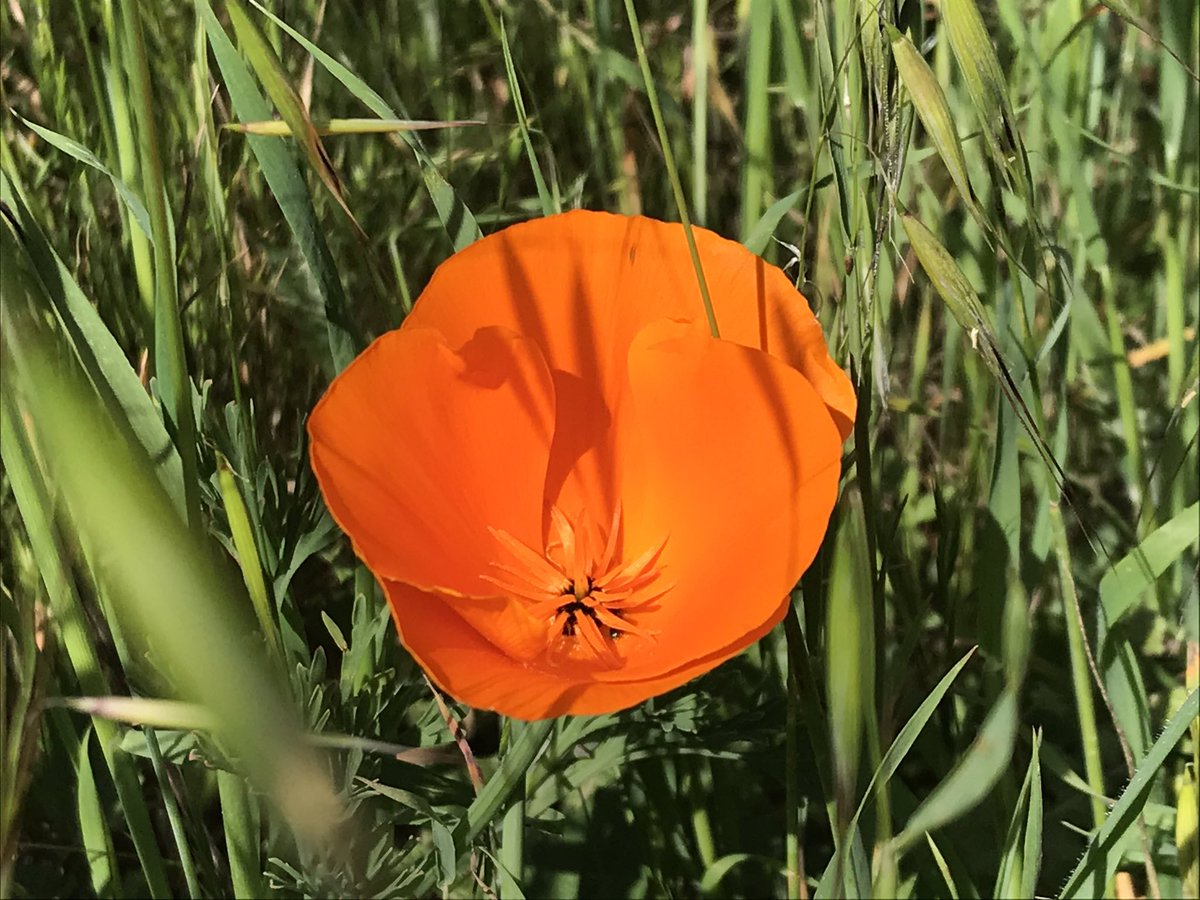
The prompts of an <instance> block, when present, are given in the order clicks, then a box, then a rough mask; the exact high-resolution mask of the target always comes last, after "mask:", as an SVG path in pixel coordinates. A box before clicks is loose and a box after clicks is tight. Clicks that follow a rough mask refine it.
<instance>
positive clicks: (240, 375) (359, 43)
mask: <svg viewBox="0 0 1200 900" xmlns="http://www.w3.org/2000/svg"><path fill="white" fill-rule="evenodd" d="M319 7H320V4H315V3H313V4H301V3H281V2H277V0H262V2H254V0H240V2H233V0H194V2H193V3H192V4H187V3H180V4H159V3H153V2H148V0H142V2H130V0H124V2H119V3H114V2H112V0H13V2H9V3H6V4H4V8H3V11H0V106H3V108H4V109H3V112H2V113H0V131H2V133H3V142H2V144H0V172H2V175H0V201H2V202H3V207H2V208H0V213H2V214H3V216H2V218H3V222H2V223H0V290H2V294H0V297H2V301H0V325H2V327H3V331H2V333H0V370H2V375H3V380H2V381H0V413H2V425H3V430H2V431H3V433H2V441H0V456H2V459H3V469H2V470H0V529H2V531H0V638H2V639H3V641H4V646H5V655H4V666H3V669H0V676H2V680H0V700H2V703H0V706H2V712H0V720H2V722H3V726H4V729H3V735H2V736H0V766H2V770H0V779H2V784H3V790H2V791H0V829H2V831H0V896H14V897H24V896H44V895H54V896H80V895H86V896H90V895H98V896H113V897H117V896H146V895H152V896H168V895H169V896H228V895H230V894H232V893H236V894H237V895H239V896H248V895H256V894H260V893H261V892H263V891H269V892H270V893H271V894H273V895H274V894H278V895H281V896H284V895H286V896H323V895H349V896H397V895H399V896H408V895H420V896H428V895H431V894H435V893H437V894H442V895H444V896H453V897H466V896H479V897H490V896H494V895H496V894H498V895H499V896H501V897H506V898H507V897H519V896H528V897H535V896H571V895H580V896H647V895H652V896H665V895H670V896H696V895H706V896H726V895H735V896H768V895H786V896H805V895H808V896H814V895H820V896H835V895H845V896H868V895H881V896H897V897H917V896H921V897H924V896H961V897H968V896H990V895H993V894H1001V895H1009V896H1023V897H1032V896H1034V895H1035V894H1036V895H1037V896H1059V895H1065V896H1091V895H1097V894H1108V895H1112V896H1115V895H1116V894H1117V892H1118V891H1119V892H1120V893H1121V895H1122V896H1129V893H1128V892H1129V891H1130V890H1133V891H1136V892H1137V893H1138V895H1139V896H1142V895H1144V896H1163V897H1170V896H1192V897H1195V896H1196V895H1197V890H1198V884H1197V880H1198V878H1200V870H1198V868H1197V854H1196V840H1197V837H1196V835H1197V830H1196V829H1197V826H1196V820H1195V816H1196V808H1197V801H1196V798H1195V792H1196V791H1197V786H1196V785H1197V783H1196V780H1195V778H1196V772H1197V770H1200V724H1198V720H1197V706H1196V704H1197V702H1198V700H1197V697H1198V695H1197V693H1196V691H1197V684H1198V682H1200V676H1198V675H1197V669H1196V666H1197V663H1196V662H1195V661H1196V660H1197V658H1198V657H1200V624H1198V622H1200V589H1198V587H1197V580H1198V572H1200V570H1198V565H1200V546H1198V545H1200V534H1198V532H1200V513H1198V512H1197V506H1196V504H1197V500H1198V498H1200V472H1198V466H1200V453H1198V449H1197V443H1198V437H1197V433H1198V429H1200V398H1198V397H1197V390H1198V389H1200V352H1198V349H1197V347H1198V341H1197V337H1196V330H1197V327H1198V326H1200V301H1198V299H1197V298H1198V297H1200V140H1198V139H1197V137H1196V135H1197V133H1198V132H1200V82H1198V81H1197V73H1198V72H1200V50H1198V49H1197V48H1198V47H1200V14H1198V13H1197V9H1196V5H1195V3H1192V2H1189V0H1162V2H1160V3H1156V4H1150V3H1140V4H1139V3H1125V2H1121V3H1117V2H1113V3H1109V4H1106V5H1103V6H1093V5H1091V4H1087V3H1083V2H1080V0H1046V2H1036V3H1035V2H1032V0H1018V2H1013V3H1008V2H982V0H941V2H939V3H937V4H922V3H917V2H913V0H906V2H900V3H896V2H885V3H882V4H876V3H873V2H869V0H862V2H849V0H847V2H837V3H834V2H829V0H823V2H815V0H813V2H810V0H748V2H737V3H734V2H716V0H694V2H693V3H692V4H691V5H690V6H689V5H687V4H684V3H666V2H650V0H642V2H638V3H635V4H633V7H632V8H633V9H635V10H636V17H637V19H638V20H640V32H639V37H640V44H635V41H634V36H633V33H632V31H631V23H630V15H629V12H628V10H627V7H626V4H625V3H624V2H622V0H582V2H572V3H566V4H558V3H550V2H527V3H495V2H491V0H483V2H480V3H471V2H461V0H451V2H445V3H439V2H435V0H386V2H385V0H381V2H377V3H370V4H342V3H330V4H327V5H326V6H325V7H323V9H324V12H323V15H319V14H318V8H319ZM643 67H645V68H643ZM372 116H375V117H378V118H380V119H385V120H389V121H390V122H392V123H393V124H392V125H389V126H388V129H389V130H383V131H381V130H380V129H378V128H368V127H366V126H365V125H364V126H363V127H362V128H361V129H359V130H357V131H356V129H355V127H354V125H353V123H352V121H351V122H350V123H349V124H346V123H343V124H342V126H339V129H338V130H339V131H348V132H349V133H340V134H331V135H327V136H325V137H324V138H322V139H320V141H319V142H318V139H317V137H316V134H317V132H316V129H315V127H314V123H317V124H318V125H319V124H321V123H327V122H328V121H329V120H355V119H368V118H370V117H372ZM276 117H278V118H281V119H282V120H283V121H285V122H286V123H287V125H288V128H289V129H290V131H291V133H292V134H297V135H300V139H299V140H296V139H294V138H290V137H271V136H262V135H254V134H246V133H241V132H238V131H234V130H229V129H226V128H224V127H223V126H224V125H227V124H231V123H237V122H241V123H246V122H255V121H265V120H269V119H272V118H276ZM403 120H441V121H453V120H478V121H479V122H480V123H482V124H468V125H460V126H457V127H453V128H447V129H442V130H433V131H415V130H404V129H400V130H396V126H395V124H394V123H395V122H398V121H403ZM668 152H669V153H670V154H671V155H670V156H669V157H668V156H666V155H664V154H665V153H668ZM576 206H585V207H589V208H594V209H607V210H613V211H621V212H627V213H629V212H636V211H641V212H644V213H645V214H647V215H652V216H656V217H660V218H666V219H680V218H682V217H684V216H687V215H690V218H691V221H692V222H694V223H696V225H703V226H705V227H708V228H712V229H714V230H716V231H717V232H719V233H721V234H723V235H726V236H728V237H731V238H735V239H741V240H743V241H745V242H746V243H747V245H748V246H751V247H752V248H753V249H755V250H756V252H761V253H763V254H764V255H765V256H766V257H767V258H768V259H771V260H772V261H775V262H777V263H779V264H780V265H787V266H788V267H789V268H788V272H789V273H791V274H793V275H794V276H795V277H796V278H797V280H798V284H799V286H800V288H801V290H802V291H803V293H804V294H805V296H806V297H807V298H808V300H809V302H810V303H811V304H812V306H813V308H814V310H815V311H816V312H817V313H818V315H819V317H820V319H821V322H822V324H823V327H824V329H825V332H826V334H827V335H828V337H829V341H830V345H831V347H832V348H833V351H834V353H835V356H836V357H837V358H838V360H839V361H840V362H842V363H843V364H845V365H846V366H847V368H851V367H852V369H853V372H854V373H855V378H856V380H857V382H856V383H857V386H858V389H859V397H860V418H859V422H858V424H857V427H856V429H855V433H854V436H853V438H852V441H851V443H850V445H849V446H848V453H847V457H846V464H845V467H844V490H843V495H842V499H841V501H840V503H839V506H838V510H837V512H836V514H835V520H834V522H832V523H831V526H830V530H829V536H828V539H827V540H826V542H825V548H824V549H823V551H822V553H821V554H820V556H819V557H818V559H817V561H816V562H815V563H814V565H813V566H812V568H811V569H810V570H809V571H808V572H807V573H806V574H805V576H804V578H803V579H802V582H801V584H800V585H799V586H798V587H797V590H796V592H795V595H794V596H795V601H796V602H795V608H794V611H793V614H791V615H789V617H788V618H787V620H786V622H785V627H783V628H781V629H779V630H777V631H776V632H775V633H773V634H772V635H769V636H768V637H767V638H766V639H764V640H763V641H762V642H761V643H760V644H759V645H758V646H757V647H755V648H753V649H751V650H750V651H748V652H746V653H745V654H743V655H742V656H740V657H739V658H737V659H736V660H734V661H732V662H730V663H728V664H726V665H725V666H723V667H721V668H720V669H718V670H716V671H714V672H713V673H711V674H710V675H707V676H705V677H704V678H702V679H700V680H698V681H696V682H694V683H692V684H690V685H687V686H685V687H684V688H681V689H679V690H677V691H675V692H673V693H672V694H669V695H667V696H664V697H661V698H657V699H655V700H653V701H650V702H648V703H646V704H644V705H643V706H642V707H640V708H637V709H634V710H631V711H628V712H626V713H622V714H619V715H611V716H599V717H588V718H575V719H566V720H561V721H557V722H554V723H552V724H545V725H526V726H520V727H515V723H506V722H497V721H496V720H495V717H494V716H491V715H487V714H476V713H470V712H469V711H468V710H465V709H463V708H460V707H456V706H453V705H451V706H450V707H449V708H448V709H447V710H446V711H445V712H443V710H442V708H441V707H440V706H439V703H438V702H437V700H436V699H435V697H434V696H433V695H432V694H431V691H430V688H429V686H428V684H427V683H426V682H425V680H424V679H423V677H422V675H421V672H420V670H419V669H418V668H417V667H416V665H415V664H414V663H413V661H412V660H411V659H410V658H409V657H408V656H407V655H406V654H405V652H404V651H403V649H402V648H400V647H399V645H398V643H397V641H396V638H395V632H394V629H393V628H392V626H391V623H390V620H389V618H388V615H387V611H386V607H385V604H384V602H383V598H382V596H381V593H380V591H379V589H378V587H377V586H376V584H375V583H374V580H373V578H372V577H371V575H370V573H369V572H368V571H367V570H366V569H365V568H363V567H362V566H361V565H360V564H359V563H357V562H356V560H355V559H354V557H353V555H352V553H351V551H350V548H349V544H348V542H347V541H346V540H345V539H344V538H343V537H341V535H340V532H339V531H338V530H337V528H336V527H335V526H334V524H333V523H332V521H331V519H330V518H329V515H328V513H327V512H326V511H325V509H324V506H323V504H322V501H321V498H320V494H319V492H318V490H317V488H316V484H315V481H314V478H313V476H312V473H311V472H310V471H309V468H308V463H307V457H306V454H305V447H304V421H305V417H306V415H307V413H308V411H309V410H310V409H311V407H312V405H313V403H314V402H315V400H316V399H317V397H318V396H319V395H320V393H321V392H322V390H323V389H324V387H325V385H326V384H328V382H329V380H330V378H331V377H332V376H333V375H334V374H335V372H336V371H338V370H339V369H340V368H342V367H343V366H344V365H345V364H346V363H347V361H348V360H349V359H350V358H352V356H353V354H354V353H355V352H357V351H358V350H360V349H362V348H363V347H365V346H366V344H367V343H368V342H369V341H370V340H371V339H372V338H373V337H374V336H376V335H378V334H380V333H382V332H383V331H385V330H387V329H389V328H393V327H395V326H396V325H398V324H399V323H400V322H401V321H402V320H403V317H404V315H405V314H406V313H407V311H408V310H409V309H410V308H411V303H412V299H413V298H414V297H415V296H416V295H417V294H418V293H419V290H420V287H421V286H422V285H423V284H424V283H425V281H426V280H427V278H428V277H429V275H430V273H431V272H432V270H433V268H434V267H435V266H436V265H437V264H438V263H439V262H441V261H442V260H443V259H445V258H446V257H447V256H449V255H450V254H451V253H452V252H454V251H455V250H456V249H461V248H462V247H463V246H466V245H467V244H469V243H470V242H471V241H472V240H474V239H475V238H476V237H478V236H479V235H480V234H481V233H488V232H491V231H493V230H495V229H497V228H500V227H502V226H504V225H506V224H508V223H511V222H517V221H521V220H524V219H527V218H530V217H534V216H538V215H542V214H544V213H546V212H549V211H553V210H555V209H558V208H563V209H567V208H573V207H576ZM796 254H798V258H794V257H796ZM1143 349H1144V350H1146V351H1147V352H1145V353H1141V354H1139V353H1137V352H1135V351H1142V350H1143ZM714 477H719V473H714ZM1189 657H1190V658H1191V659H1192V660H1193V663H1192V668H1191V672H1190V674H1185V671H1186V669H1187V661H1188V659H1189ZM79 697H90V698H102V699H100V700H97V701H95V702H90V701H89V702H81V701H78V700H71V698H79ZM123 697H132V698H134V700H133V701H132V702H129V701H121V700H119V699H103V698H123ZM160 699H161V700H169V701H171V702H170V703H166V704H162V703H151V702H150V701H152V700H160ZM198 705H199V706H202V707H203V709H200V708H198ZM446 716H450V717H452V718H453V719H454V720H462V721H463V722H464V728H465V742H466V744H467V745H469V746H470V748H471V749H472V750H473V755H474V758H475V759H476V761H477V764H478V767H479V769H480V771H481V774H482V776H483V778H484V786H483V788H482V790H481V791H479V792H477V791H476V790H475V788H474V787H473V785H472V779H471V773H470V772H469V771H468V766H467V765H465V764H464V761H463V760H464V757H463V754H462V752H460V749H459V747H458V746H457V745H456V744H455V742H454V738H453V737H452V736H451V732H450V730H448V725H447V718H446ZM1188 792H1190V793H1188ZM1177 810H1178V812H1179V815H1178V816H1177V815H1176V812H1177Z"/></svg>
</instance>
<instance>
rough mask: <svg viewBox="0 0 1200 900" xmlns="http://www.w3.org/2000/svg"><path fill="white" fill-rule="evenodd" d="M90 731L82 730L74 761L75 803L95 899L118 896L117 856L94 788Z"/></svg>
mask: <svg viewBox="0 0 1200 900" xmlns="http://www.w3.org/2000/svg"><path fill="white" fill-rule="evenodd" d="M91 745H92V729H91V728H86V729H84V732H83V739H82V740H80V742H79V756H78V759H76V761H75V775H76V782H77V784H76V795H75V796H76V801H77V804H78V807H79V832H80V837H82V838H83V852H84V854H85V856H86V857H87V867H88V874H89V875H90V876H91V879H92V890H93V891H95V892H96V896H97V897H120V896H121V870H120V867H119V866H118V865H117V854H116V851H115V850H114V849H113V842H112V834H111V833H110V832H109V830H108V822H107V820H106V819H105V817H104V805H103V803H102V802H101V800H100V792H99V791H98V790H97V788H96V775H95V773H94V772H93V771H92V759H91V756H92V755H91Z"/></svg>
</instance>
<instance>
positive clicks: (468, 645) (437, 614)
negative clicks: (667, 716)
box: [383, 581, 790, 721]
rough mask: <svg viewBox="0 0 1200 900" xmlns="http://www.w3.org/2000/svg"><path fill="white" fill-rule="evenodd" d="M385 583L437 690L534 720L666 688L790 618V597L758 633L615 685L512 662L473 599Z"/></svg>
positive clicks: (598, 708) (610, 705) (409, 643)
mask: <svg viewBox="0 0 1200 900" xmlns="http://www.w3.org/2000/svg"><path fill="white" fill-rule="evenodd" d="M383 586H384V589H385V591H386V593H387V597H388V602H389V604H390V605H391V609H392V618H393V620H394V621H395V623H396V629H397V631H398V632H399V634H400V640H401V642H402V643H403V644H404V646H405V647H406V648H408V651H409V652H410V653H411V654H412V655H413V657H414V658H415V659H416V660H417V662H419V663H420V664H421V667H422V668H423V669H424V670H425V671H426V672H428V673H429V676H430V678H432V679H433V681H434V683H435V684H436V685H437V686H438V687H440V688H441V689H442V690H444V691H445V692H446V693H448V694H449V695H450V696H452V697H454V698H455V699H456V700H458V701H460V702H462V703H465V704H467V705H468V706H473V707H475V708H476V709H490V710H495V711H497V712H499V713H501V714H503V715H506V716H512V717H514V718H518V719H524V720H527V721H532V720H535V719H547V718H551V717H553V716H561V715H599V714H601V713H607V712H615V711H616V710H620V709H626V708H628V707H630V706H634V705H636V704H638V703H641V702H642V701H643V700H646V699H648V698H650V697H656V696H658V695H659V694H662V693H665V692H666V691H669V690H671V689H672V688H675V687H678V686H679V685H681V684H684V683H686V682H688V681H691V680H692V679H693V678H695V677H697V676H698V675H702V674H704V673H705V672H707V671H708V670H710V669H712V668H714V667H716V666H718V665H720V664H721V663H723V662H724V661H725V660H727V659H729V658H730V657H731V656H734V655H735V654H737V653H739V652H741V651H742V650H743V649H744V648H745V647H747V646H748V645H749V644H751V643H753V642H754V641H756V640H758V639H759V638H761V637H762V636H763V635H765V634H766V633H767V632H768V631H770V630H771V628H773V627H774V626H775V625H776V624H778V622H779V621H780V620H781V619H782V618H783V614H784V612H785V611H786V609H787V603H788V602H790V601H785V602H784V603H783V605H779V604H777V608H776V610H775V611H774V612H773V614H772V615H771V616H770V617H769V618H768V619H767V620H766V621H764V622H762V623H761V624H760V625H759V627H757V628H756V629H755V630H754V631H753V632H751V633H749V634H746V635H744V636H741V637H739V639H738V640H737V641H735V642H733V643H732V644H729V645H727V646H724V647H721V648H719V649H718V650H717V651H716V652H714V653H712V654H709V655H708V656H706V657H703V658H700V659H695V660H690V661H689V662H688V663H686V664H685V665H683V666H681V667H679V668H677V669H674V670H672V671H670V672H666V673H663V674H661V675H658V676H655V677H652V678H647V679H642V680H640V681H619V682H611V681H595V680H590V679H587V678H579V679H575V678H571V677H569V676H568V675H564V674H562V673H559V672H554V671H548V670H546V669H542V668H537V667H534V666H530V665H528V664H526V663H523V662H520V661H518V660H515V659H513V658H512V657H511V656H509V655H507V654H506V653H504V652H503V651H501V650H500V649H499V648H497V647H496V646H495V645H494V644H492V643H491V642H490V641H488V640H487V639H486V638H484V637H483V636H482V635H481V634H480V633H479V632H478V631H476V630H475V629H474V628H472V627H471V626H470V625H469V624H467V622H466V621H465V620H464V619H463V617H462V616H460V615H459V613H458V612H457V611H456V610H459V609H461V607H462V606H463V605H464V604H466V603H469V602H470V600H469V599H459V598H453V597H444V596H439V595H438V594H437V593H433V592H429V591H423V590H421V589H419V588H414V587H412V586H411V585H407V584H403V583H401V582H394V581H384V582H383Z"/></svg>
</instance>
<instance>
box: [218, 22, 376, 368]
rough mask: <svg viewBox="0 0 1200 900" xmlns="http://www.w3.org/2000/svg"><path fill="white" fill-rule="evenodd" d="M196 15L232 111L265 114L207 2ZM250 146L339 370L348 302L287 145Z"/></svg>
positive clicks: (346, 355)
mask: <svg viewBox="0 0 1200 900" xmlns="http://www.w3.org/2000/svg"><path fill="white" fill-rule="evenodd" d="M194 3H195V7H196V13H197V15H198V16H199V18H200V21H201V22H202V23H203V24H204V29H205V31H206V32H207V33H208V40H209V45H210V46H211V47H212V52H213V56H214V57H215V58H216V60H217V67H218V68H219V69H220V71H221V75H222V77H223V78H224V81H225V88H226V90H227V91H228V92H229V99H230V101H231V102H232V103H233V109H234V112H235V113H236V114H237V116H238V118H240V119H241V120H242V121H244V122H257V121H262V120H264V119H269V118H270V117H271V108H270V106H268V105H267V101H266V100H265V99H264V98H263V95H262V94H261V93H260V92H259V90H258V87H257V86H256V85H255V84H254V81H253V79H252V77H251V75H250V70H249V69H248V68H247V67H246V64H245V62H243V61H242V58H241V56H240V55H238V52H237V50H235V49H234V47H233V44H232V43H231V42H230V40H229V36H228V35H227V34H226V33H225V30H224V29H223V28H222V27H221V23H220V22H218V21H217V17H216V15H215V14H214V13H213V11H212V6H211V5H210V4H209V0H194ZM247 140H248V141H249V142H250V149H251V150H252V151H253V152H254V156H255V158H256V159H257V160H258V164H259V166H261V167H262V173H263V177H264V178H266V180H267V185H268V187H270V189H271V193H272V194H274V195H275V200H276V202H277V203H278V204H279V209H280V211H282V212H283V217H284V218H285V219H286V220H287V223H288V225H289V226H290V227H291V229H292V234H293V235H295V237H296V243H297V244H298V245H299V247H300V252H301V254H303V256H304V260H305V262H306V263H308V268H309V271H310V272H312V275H313V278H314V279H316V282H317V290H318V291H319V292H320V294H321V299H322V300H323V301H324V304H325V320H326V326H327V330H328V335H329V355H330V359H331V361H332V363H333V368H334V371H337V372H340V371H341V370H342V369H344V368H345V367H346V366H347V365H349V364H350V360H352V359H353V358H354V354H355V345H354V340H353V339H352V338H351V331H350V325H349V313H348V308H349V307H348V303H347V300H346V295H345V293H344V291H343V290H342V282H341V279H340V278H339V276H338V273H337V267H336V266H335V264H334V261H333V256H332V254H330V252H329V245H328V244H327V243H326V241H325V236H324V234H323V232H322V231H321V228H320V225H319V224H318V223H317V214H316V211H315V210H314V209H313V204H312V198H311V197H310V196H309V193H308V188H307V186H306V185H305V184H304V178H303V176H302V175H301V174H300V169H299V167H297V165H296V163H295V160H293V159H292V156H291V155H290V154H289V153H288V151H287V149H286V148H285V147H283V146H281V145H280V144H279V142H278V141H273V140H271V139H270V138H266V137H258V136H250V137H248V138H247Z"/></svg>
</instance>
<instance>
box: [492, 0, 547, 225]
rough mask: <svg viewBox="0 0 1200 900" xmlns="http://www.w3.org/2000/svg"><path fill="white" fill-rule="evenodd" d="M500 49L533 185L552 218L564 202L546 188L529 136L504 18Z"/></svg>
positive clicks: (544, 209)
mask: <svg viewBox="0 0 1200 900" xmlns="http://www.w3.org/2000/svg"><path fill="white" fill-rule="evenodd" d="M500 49H501V51H502V52H503V54H504V72H505V74H506V75H507V77H508V91H509V94H511V96H512V101H513V108H514V109H515V110H516V113H517V128H518V130H519V131H520V132H521V142H522V143H523V144H524V145H525V155H526V156H527V157H528V158H529V168H530V171H532V172H533V183H534V185H536V186H537V195H538V202H539V203H541V205H542V215H543V216H550V215H553V214H554V213H556V212H562V202H561V200H560V198H559V196H558V191H557V190H555V191H554V192H553V193H551V192H550V189H549V188H548V187H547V186H546V179H545V178H544V177H543V176H542V164H541V163H540V162H538V157H537V153H535V152H534V149H533V139H532V138H531V137H530V136H529V120H528V117H527V116H526V115H525V100H524V98H523V97H522V96H521V82H520V81H518V80H517V68H516V66H515V65H513V58H512V49H511V48H510V47H509V46H508V31H507V29H506V28H505V27H504V18H503V17H501V18H500Z"/></svg>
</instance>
